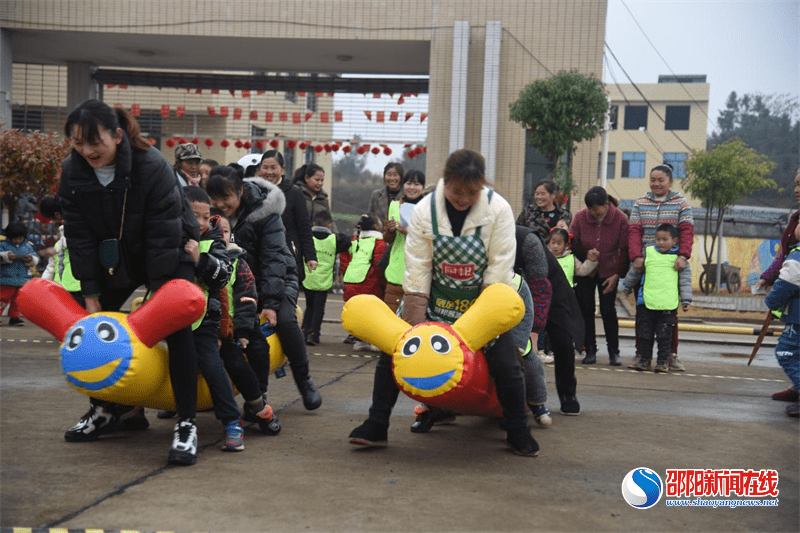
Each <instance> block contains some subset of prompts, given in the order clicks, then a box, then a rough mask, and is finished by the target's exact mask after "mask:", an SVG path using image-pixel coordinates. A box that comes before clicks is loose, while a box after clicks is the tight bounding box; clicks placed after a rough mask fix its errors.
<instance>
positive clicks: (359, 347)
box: [353, 340, 372, 352]
mask: <svg viewBox="0 0 800 533" xmlns="http://www.w3.org/2000/svg"><path fill="white" fill-rule="evenodd" d="M353 351H354V352H370V351H372V345H371V344H370V343H368V342H364V341H362V340H358V341H356V342H355V343H353Z"/></svg>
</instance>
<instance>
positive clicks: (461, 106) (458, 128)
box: [449, 20, 469, 153]
mask: <svg viewBox="0 0 800 533" xmlns="http://www.w3.org/2000/svg"><path fill="white" fill-rule="evenodd" d="M468 69H469V21H466V20H456V21H455V22H454V23H453V68H452V76H451V78H450V144H449V148H450V150H449V153H452V152H454V151H456V150H458V149H460V148H464V139H465V135H466V125H467V71H468Z"/></svg>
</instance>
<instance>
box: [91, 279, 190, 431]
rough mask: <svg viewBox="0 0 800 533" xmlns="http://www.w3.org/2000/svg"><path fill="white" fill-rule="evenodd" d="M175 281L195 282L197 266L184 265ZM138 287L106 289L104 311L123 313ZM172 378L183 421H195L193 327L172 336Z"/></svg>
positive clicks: (108, 404)
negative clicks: (121, 311)
mask: <svg viewBox="0 0 800 533" xmlns="http://www.w3.org/2000/svg"><path fill="white" fill-rule="evenodd" d="M174 279H185V280H187V281H192V282H193V281H194V266H193V265H192V264H190V263H181V264H180V266H179V267H178V271H177V272H176V275H175V276H174ZM137 288H138V285H135V286H132V287H127V288H124V289H106V290H103V291H102V294H101V295H100V306H101V308H102V309H103V311H119V310H120V309H121V308H122V304H124V303H125V302H126V301H127V300H128V298H130V296H131V294H133V291H135V290H136V289H137ZM166 341H167V347H168V348H169V378H170V382H171V383H172V390H173V392H174V394H175V404H176V405H177V408H178V416H179V417H180V418H194V416H195V413H196V410H197V353H196V352H195V348H194V338H193V336H192V327H191V326H187V327H185V328H183V329H180V330H178V331H176V332H175V333H173V334H171V335H169V336H168V337H167V339H166ZM90 401H91V403H93V404H100V405H105V406H106V407H111V408H112V409H113V408H114V407H113V406H114V405H115V404H113V403H111V402H103V401H100V400H98V399H96V398H90Z"/></svg>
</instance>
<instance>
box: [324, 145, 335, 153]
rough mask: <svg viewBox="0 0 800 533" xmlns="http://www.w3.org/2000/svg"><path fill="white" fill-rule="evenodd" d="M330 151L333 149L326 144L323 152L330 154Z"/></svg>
mask: <svg viewBox="0 0 800 533" xmlns="http://www.w3.org/2000/svg"><path fill="white" fill-rule="evenodd" d="M331 150H333V147H332V146H331V145H330V144H326V145H325V151H326V152H327V153H331Z"/></svg>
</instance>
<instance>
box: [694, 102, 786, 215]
mask: <svg viewBox="0 0 800 533" xmlns="http://www.w3.org/2000/svg"><path fill="white" fill-rule="evenodd" d="M717 129H718V131H715V132H714V133H713V134H712V135H711V136H710V137H709V139H708V144H709V148H712V147H713V146H716V145H718V144H720V143H723V142H725V141H727V140H729V139H733V138H736V137H738V138H740V139H741V140H742V141H744V143H745V144H746V145H747V146H749V147H750V148H752V149H753V150H755V151H757V152H759V153H761V154H764V155H766V156H767V157H769V159H770V160H771V161H772V162H774V163H775V168H774V170H773V171H772V172H770V174H769V175H768V176H767V177H768V178H770V179H772V180H775V183H777V185H778V187H779V188H780V189H782V190H784V191H787V192H786V193H783V194H777V195H776V194H775V193H774V191H768V190H763V189H762V190H760V191H755V192H753V191H749V193H748V194H747V195H746V196H745V198H744V199H743V200H742V202H741V203H744V204H747V205H766V206H770V207H787V208H789V207H792V206H793V205H794V201H793V198H792V195H791V190H792V189H793V187H792V182H793V180H794V172H795V169H796V168H797V165H798V163H800V103H798V98H797V96H792V95H784V94H778V95H774V94H773V95H762V94H744V95H742V96H741V97H739V96H738V95H737V94H736V92H732V93H731V94H730V96H728V100H727V102H726V104H725V109H724V110H722V111H721V112H720V115H719V118H718V119H717Z"/></svg>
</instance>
